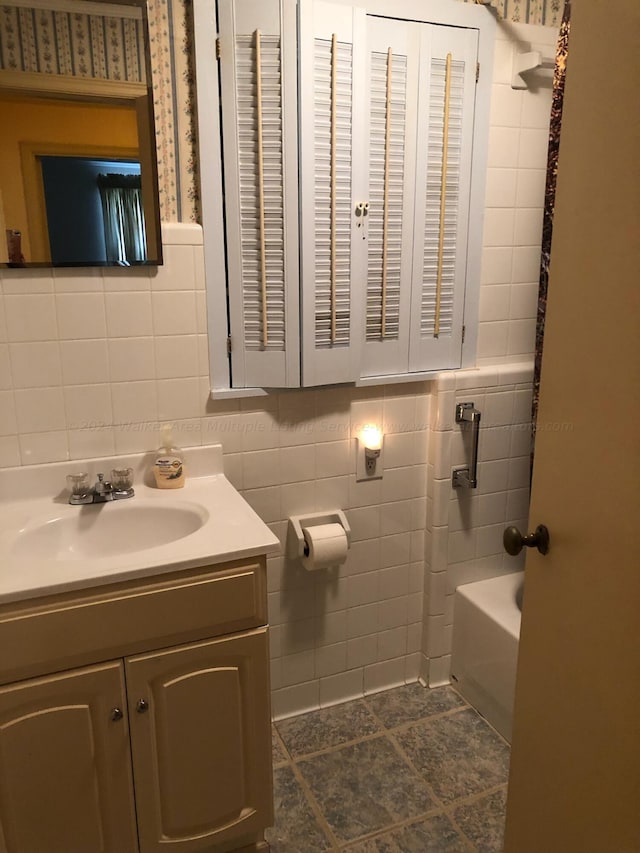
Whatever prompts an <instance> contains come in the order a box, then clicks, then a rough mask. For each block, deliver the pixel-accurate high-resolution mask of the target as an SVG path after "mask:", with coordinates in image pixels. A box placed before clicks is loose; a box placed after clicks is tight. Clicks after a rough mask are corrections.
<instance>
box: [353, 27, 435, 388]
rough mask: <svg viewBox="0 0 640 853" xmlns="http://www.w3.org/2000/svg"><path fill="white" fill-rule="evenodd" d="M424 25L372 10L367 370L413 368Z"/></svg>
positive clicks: (365, 231) (364, 235)
mask: <svg viewBox="0 0 640 853" xmlns="http://www.w3.org/2000/svg"><path fill="white" fill-rule="evenodd" d="M419 60H420V27H419V26H417V25H416V24H415V23H413V22H407V21H394V20H389V19H386V18H375V17H371V16H368V17H367V103H366V106H367V110H366V121H367V134H366V139H367V148H368V151H367V152H366V154H365V157H366V161H367V163H368V201H369V209H368V213H367V216H366V218H364V222H363V224H362V225H361V226H359V232H361V233H359V234H358V239H359V240H363V241H364V244H365V249H366V255H367V276H366V283H365V293H364V294H362V296H361V299H363V301H364V315H365V317H364V338H365V340H364V346H363V353H362V365H361V371H360V375H361V376H378V375H385V374H390V373H406V371H407V369H408V348H409V310H410V305H411V268H412V253H413V233H414V223H413V208H414V194H415V170H416V162H415V161H416V133H417V111H416V104H417V101H418V75H419Z"/></svg>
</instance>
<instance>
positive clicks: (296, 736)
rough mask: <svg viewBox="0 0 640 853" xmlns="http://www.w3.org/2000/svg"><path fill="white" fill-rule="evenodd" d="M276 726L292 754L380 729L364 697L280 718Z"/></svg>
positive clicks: (326, 747) (312, 749) (312, 750)
mask: <svg viewBox="0 0 640 853" xmlns="http://www.w3.org/2000/svg"><path fill="white" fill-rule="evenodd" d="M276 727H277V729H278V732H279V734H280V737H281V738H282V740H283V741H284V743H285V746H286V747H287V749H288V750H289V753H290V754H291V756H292V757H293V758H299V757H300V756H301V755H308V754H309V753H310V752H317V751H318V750H320V749H328V748H330V747H333V746H340V744H343V743H346V742H347V741H350V740H356V738H361V737H364V736H365V735H371V734H375V732H377V731H380V726H379V725H378V723H377V722H376V720H375V719H374V717H373V716H372V714H371V712H370V711H369V709H368V708H367V706H366V705H365V704H364V701H363V700H362V699H357V700H356V701H355V702H345V703H344V704H343V705H333V706H332V707H331V708H322V709H321V710H319V711H311V712H310V713H308V714H302V715H301V716H299V717H292V718H291V719H289V720H280V722H278V723H276Z"/></svg>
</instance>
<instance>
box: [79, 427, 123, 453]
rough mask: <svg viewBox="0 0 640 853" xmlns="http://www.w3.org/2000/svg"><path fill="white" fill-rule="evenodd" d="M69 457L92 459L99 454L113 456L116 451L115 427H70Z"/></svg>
mask: <svg viewBox="0 0 640 853" xmlns="http://www.w3.org/2000/svg"><path fill="white" fill-rule="evenodd" d="M67 437H68V441H69V459H91V458H95V457H98V456H112V455H113V454H115V452H116V447H115V440H114V436H113V428H112V427H111V426H105V427H98V426H96V427H93V428H89V429H70V430H69V431H68V433H67Z"/></svg>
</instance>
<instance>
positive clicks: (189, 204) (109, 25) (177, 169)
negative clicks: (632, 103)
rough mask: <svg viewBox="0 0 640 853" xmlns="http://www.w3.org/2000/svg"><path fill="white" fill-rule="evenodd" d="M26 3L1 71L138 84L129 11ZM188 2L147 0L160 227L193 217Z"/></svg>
mask: <svg viewBox="0 0 640 853" xmlns="http://www.w3.org/2000/svg"><path fill="white" fill-rule="evenodd" d="M28 2H29V0H14V2H13V4H11V5H4V4H2V5H0V69H2V68H6V69H9V70H18V71H35V72H41V73H52V74H76V75H80V76H88V77H97V78H102V79H113V80H135V81H143V80H144V79H145V66H144V62H143V59H142V51H141V49H140V48H141V44H142V38H141V36H142V32H141V26H142V23H141V20H140V18H141V15H140V11H139V9H136V7H135V6H130V7H129V10H128V11H127V12H126V13H125V14H121V16H120V17H116V16H113V15H112V16H107V15H104V16H97V15H95V14H83V13H80V12H78V13H75V12H72V11H69V6H70V0H64V2H62V3H60V7H61V9H60V10H56V9H55V8H54V9H43V8H40V6H38V7H36V8H31V7H29V5H28ZM193 2H194V0H147V16H148V26H149V43H150V48H151V68H152V83H153V106H154V111H155V121H156V145H157V154H158V183H159V187H160V215H161V218H162V220H163V221H165V222H194V221H198V219H199V215H200V210H199V178H198V159H197V155H196V109H195V107H196V103H195V74H194V55H193V39H192V33H193ZM464 2H467V3H473V2H476V0H464ZM52 5H53V6H54V7H55V5H56V4H55V0H54V2H53V4H52ZM491 5H492V6H493V7H494V8H495V9H496V11H497V13H498V16H499V17H502V18H505V19H507V20H510V21H515V22H520V23H531V24H543V25H547V26H559V25H560V22H561V19H562V10H561V6H562V0H492V3H491ZM78 7H79V8H82V2H81V0H80V2H78ZM124 8H126V7H124ZM119 9H120V10H122V9H123V7H122V6H120V7H119ZM211 47H212V50H213V45H212V46H211Z"/></svg>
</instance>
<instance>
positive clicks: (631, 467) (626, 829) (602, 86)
mask: <svg viewBox="0 0 640 853" xmlns="http://www.w3.org/2000/svg"><path fill="white" fill-rule="evenodd" d="M639 36H640V6H639V5H638V3H637V0H615V2H604V0H599V2H592V3H574V4H573V9H572V22H571V36H570V47H569V59H568V65H567V83H566V94H565V108H564V116H563V127H562V139H561V147H560V158H559V167H558V188H557V198H556V211H555V223H554V234H553V246H552V257H551V270H550V287H549V299H548V314H547V326H546V333H545V342H544V358H543V365H542V385H541V398H540V411H539V424H540V431H539V432H538V437H537V441H536V458H535V470H534V478H533V489H532V498H531V511H530V523H529V527H530V530H532V529H535V527H536V526H537V525H538V524H545V525H546V526H547V527H548V528H549V531H550V537H551V548H550V552H549V554H548V555H547V556H546V557H545V556H542V555H540V554H538V553H537V552H536V551H531V552H529V554H528V556H527V563H526V580H525V603H524V613H523V620H522V634H521V642H520V657H519V666H518V678H517V685H516V699H515V717H514V728H513V747H512V762H511V776H510V783H509V797H508V805H507V829H506V840H505V850H506V851H507V853H540V851H549V853H605V851H607V853H632V851H633V853H637V851H638V850H640V711H639V709H640V537H639V535H638V518H637V517H638V512H639V510H640V502H639V500H638V493H639V490H640V452H639V451H640V394H639V388H640V376H639V372H640V371H639V367H640V334H639V331H640V329H639V319H640V317H639V311H638V308H639V295H640V286H639V285H640V272H639V271H640V239H639V235H640V202H639V199H640V170H639V166H638V163H639V152H640V121H639V115H640V109H639V98H638V80H639V79H640V68H639V67H638V65H639V63H638V55H639V54H638V49H637V45H638V38H639Z"/></svg>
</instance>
